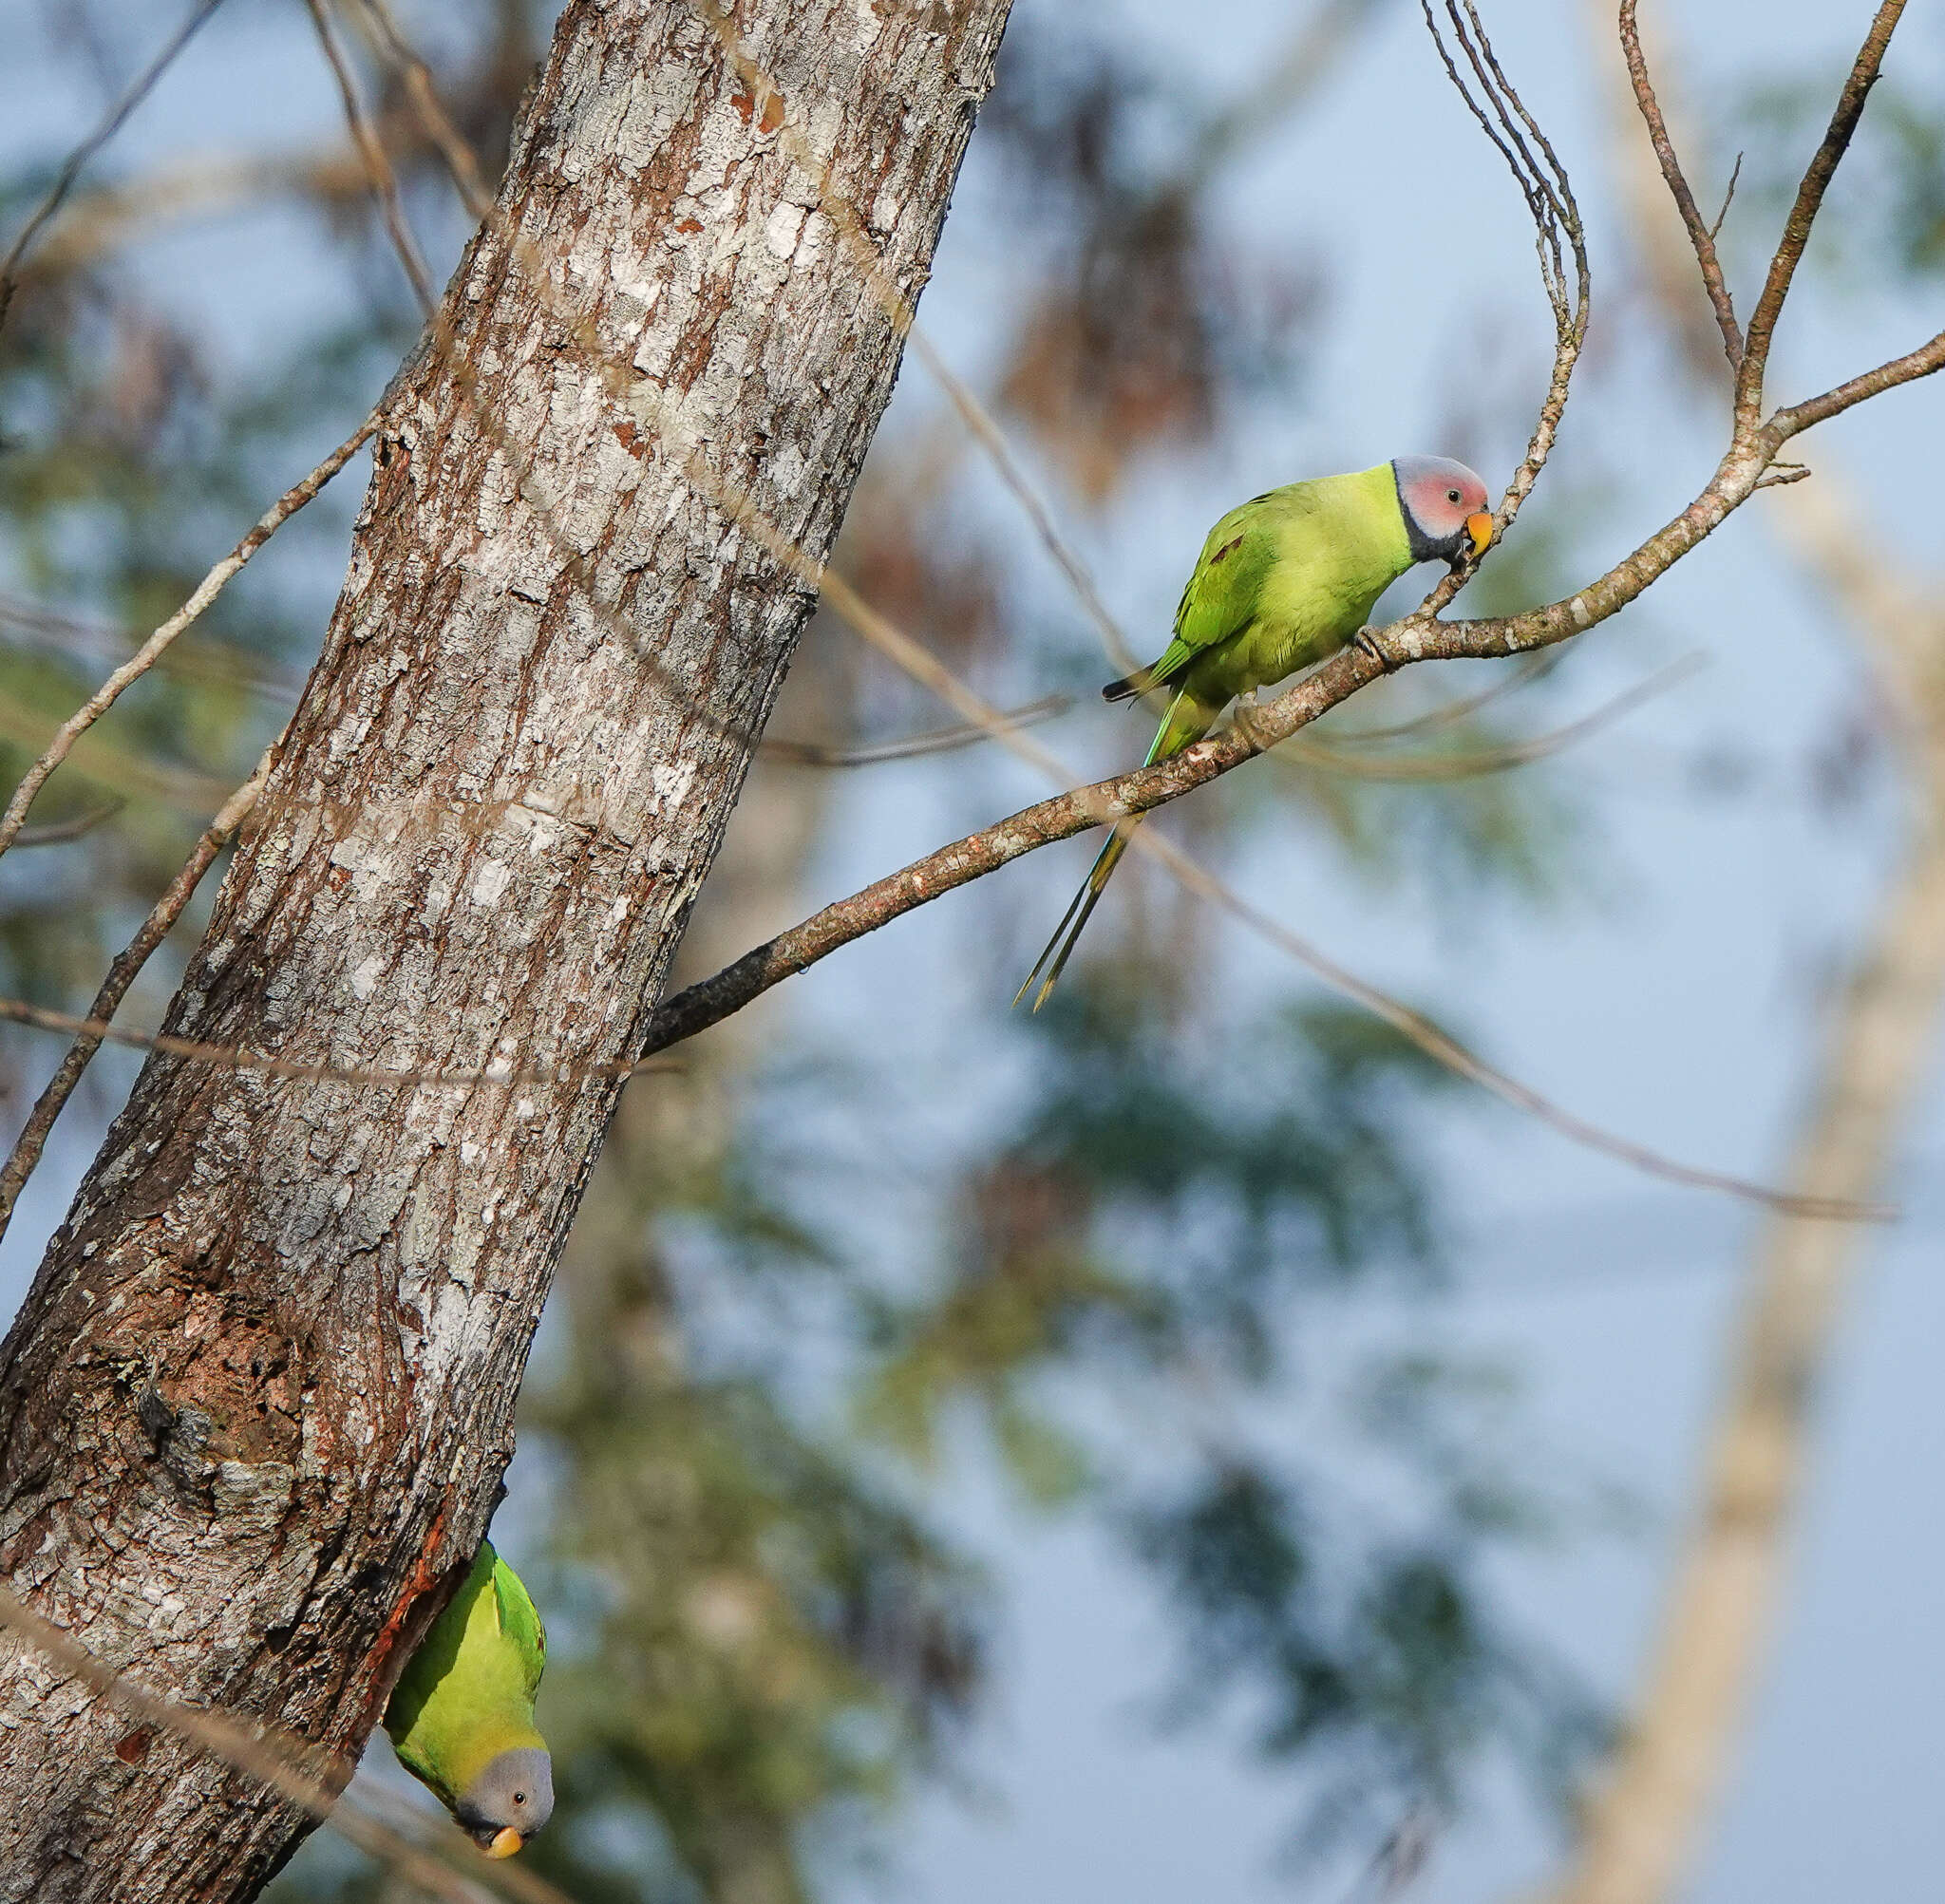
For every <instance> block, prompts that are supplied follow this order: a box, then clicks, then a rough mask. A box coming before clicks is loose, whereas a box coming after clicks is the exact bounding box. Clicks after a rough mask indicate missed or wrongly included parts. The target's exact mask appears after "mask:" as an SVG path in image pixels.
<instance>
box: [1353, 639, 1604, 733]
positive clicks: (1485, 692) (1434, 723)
mask: <svg viewBox="0 0 1945 1904" xmlns="http://www.w3.org/2000/svg"><path fill="white" fill-rule="evenodd" d="M1565 658H1566V657H1565V655H1564V653H1563V652H1562V651H1561V650H1558V649H1545V650H1541V652H1539V654H1529V655H1527V656H1526V658H1525V659H1524V660H1523V661H1521V662H1520V665H1519V666H1518V667H1517V668H1512V669H1507V670H1506V672H1505V673H1503V674H1502V675H1501V677H1500V678H1499V679H1498V680H1497V681H1495V682H1493V683H1492V685H1491V686H1490V687H1486V688H1481V689H1480V690H1479V692H1478V693H1476V694H1463V695H1461V696H1460V697H1459V698H1458V699H1457V700H1456V701H1447V702H1445V704H1444V705H1443V706H1441V707H1431V708H1427V709H1426V712H1425V713H1423V714H1414V715H1413V716H1412V717H1411V718H1410V719H1409V720H1408V721H1394V722H1391V723H1390V724H1389V725H1388V726H1378V727H1340V726H1336V725H1335V724H1334V723H1333V724H1332V726H1331V733H1332V735H1333V736H1334V737H1335V738H1336V739H1338V740H1340V741H1348V742H1350V744H1351V745H1353V746H1358V747H1363V746H1368V745H1372V744H1374V743H1378V742H1391V741H1403V740H1408V739H1410V738H1411V737H1412V736H1413V735H1416V734H1430V733H1436V732H1437V731H1438V730H1439V729H1440V728H1442V727H1454V726H1458V725H1459V723H1460V722H1461V721H1467V720H1470V719H1471V718H1472V716H1473V715H1475V714H1477V713H1478V712H1479V711H1480V709H1481V708H1482V707H1491V706H1492V705H1493V703H1494V702H1495V701H1501V700H1503V699H1504V698H1505V697H1506V696H1507V695H1508V694H1517V693H1518V692H1519V691H1520V688H1528V687H1531V686H1532V684H1533V683H1534V682H1536V681H1539V680H1540V679H1542V678H1543V677H1544V676H1546V675H1548V674H1551V673H1552V672H1553V670H1554V669H1556V668H1558V666H1559V665H1560V663H1561V662H1562V661H1563V660H1564V659H1565Z"/></svg>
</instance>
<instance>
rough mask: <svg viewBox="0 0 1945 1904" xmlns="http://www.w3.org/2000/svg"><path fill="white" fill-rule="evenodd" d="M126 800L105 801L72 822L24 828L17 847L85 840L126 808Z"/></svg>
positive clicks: (55, 844)
mask: <svg viewBox="0 0 1945 1904" xmlns="http://www.w3.org/2000/svg"><path fill="white" fill-rule="evenodd" d="M127 804H128V802H127V801H125V800H110V801H103V803H102V804H101V805H100V806H91V807H89V808H88V809H87V811H86V812H85V813H77V814H76V815H75V816H74V818H73V819H72V820H49V821H48V822H47V825H45V826H23V827H22V828H21V829H20V831H19V833H18V834H16V835H15V836H14V840H13V843H14V845H15V846H16V847H27V846H66V844H67V843H68V842H69V841H70V840H74V839H86V838H87V836H88V835H89V834H90V833H92V832H93V831H94V830H95V828H96V827H98V826H105V825H106V824H107V823H108V821H109V820H113V819H114V817H115V816H116V815H117V814H118V813H120V812H121V811H122V809H123V807H124V806H126V805H127Z"/></svg>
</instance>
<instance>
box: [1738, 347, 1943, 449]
mask: <svg viewBox="0 0 1945 1904" xmlns="http://www.w3.org/2000/svg"><path fill="white" fill-rule="evenodd" d="M1941 369H1945V330H1941V331H1939V333H1938V334H1937V335H1936V337H1934V338H1933V339H1932V340H1931V342H1930V343H1928V344H1921V345H1919V346H1918V348H1917V349H1916V350H1913V351H1910V352H1908V353H1907V354H1906V355H1904V356H1902V357H1894V358H1893V359H1892V360H1891V361H1890V363H1888V364H1879V366H1878V368H1876V369H1874V370H1865V371H1863V372H1861V373H1860V375H1858V376H1855V377H1852V378H1849V379H1847V380H1846V381H1845V382H1843V383H1841V384H1840V385H1838V386H1837V387H1836V388H1835V389H1834V390H1825V391H1824V392H1823V394H1822V396H1821V397H1806V398H1805V399H1804V400H1803V402H1802V403H1800V404H1791V405H1789V406H1788V407H1787V408H1785V409H1781V410H1778V411H1777V412H1776V414H1775V415H1774V416H1773V417H1771V418H1770V419H1769V422H1768V424H1767V425H1766V427H1767V428H1769V429H1771V430H1774V431H1775V432H1776V433H1777V436H1778V440H1779V441H1780V442H1782V441H1787V440H1788V439H1789V438H1790V437H1793V436H1798V435H1801V434H1802V432H1803V431H1804V430H1806V429H1808V428H1809V427H1810V425H1811V424H1821V423H1822V422H1824V421H1825V420H1826V419H1828V418H1830V417H1834V416H1838V415H1840V414H1841V412H1842V411H1844V410H1847V409H1850V408H1851V407H1852V406H1853V405H1857V404H1861V403H1864V402H1866V401H1867V400H1868V399H1870V398H1872V397H1881V396H1882V395H1883V394H1884V392H1885V391H1886V390H1894V389H1896V388H1897V387H1898V385H1900V384H1911V383H1916V382H1917V379H1918V378H1920V377H1930V376H1934V375H1936V373H1937V372H1938V371H1939V370H1941Z"/></svg>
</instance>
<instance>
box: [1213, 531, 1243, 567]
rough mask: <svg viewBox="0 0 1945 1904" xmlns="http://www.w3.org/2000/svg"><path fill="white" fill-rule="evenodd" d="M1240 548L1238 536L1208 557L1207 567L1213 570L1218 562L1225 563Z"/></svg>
mask: <svg viewBox="0 0 1945 1904" xmlns="http://www.w3.org/2000/svg"><path fill="white" fill-rule="evenodd" d="M1241 547H1242V537H1240V536H1238V537H1237V538H1236V540H1235V541H1233V542H1225V543H1223V545H1222V546H1221V548H1219V549H1218V550H1217V551H1216V553H1215V554H1214V555H1213V556H1210V557H1209V566H1210V567H1211V568H1212V569H1213V568H1214V567H1215V566H1216V564H1217V563H1218V562H1225V561H1227V560H1228V559H1229V557H1230V556H1233V555H1235V554H1236V552H1237V550H1238V549H1240V548H1241Z"/></svg>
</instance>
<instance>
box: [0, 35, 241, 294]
mask: <svg viewBox="0 0 1945 1904" xmlns="http://www.w3.org/2000/svg"><path fill="white" fill-rule="evenodd" d="M221 4H222V0H198V4H197V5H196V6H195V7H193V8H192V9H190V12H189V16H188V18H187V19H185V20H184V21H183V22H182V24H181V26H179V28H177V29H176V31H175V33H174V35H173V36H172V37H171V38H170V39H169V41H168V42H167V44H166V45H164V47H162V49H161V52H159V53H158V54H157V55H156V56H155V58H154V59H152V60H151V61H150V62H149V63H148V65H147V66H144V67H143V68H142V71H141V72H140V73H138V74H137V75H136V76H135V78H134V80H133V81H131V82H130V84H129V86H128V89H127V91H125V92H124V93H123V95H122V97H121V98H120V99H118V100H117V101H116V102H115V104H113V105H112V106H110V107H109V108H108V113H107V117H106V118H104V120H103V121H102V123H101V124H99V125H98V126H96V127H95V129H94V130H93V131H92V132H91V133H89V134H88V136H87V137H86V138H85V139H84V140H83V141H81V143H80V144H79V145H77V146H76V147H75V148H74V150H73V151H72V152H70V153H69V154H68V155H67V159H66V163H65V164H63V166H62V167H61V170H60V172H59V173H58V174H57V175H56V176H55V179H54V182H53V184H52V185H50V186H49V187H48V188H47V196H46V197H45V198H43V199H42V200H41V202H40V203H39V204H38V205H36V206H35V207H34V210H33V213H32V215H31V216H30V217H28V221H27V223H26V224H25V225H23V226H22V227H21V229H20V236H18V237H16V238H15V239H14V241H13V243H12V245H11V246H10V247H9V250H8V253H7V255H6V257H5V258H0V326H4V325H5V324H6V322H7V311H8V307H9V305H11V304H12V302H13V293H14V290H15V287H16V286H17V285H18V283H19V277H18V274H17V273H18V271H19V266H20V261H21V259H22V258H23V257H24V256H25V255H26V254H27V248H28V246H29V245H30V244H32V243H33V241H34V235H35V234H36V233H37V232H39V231H40V229H41V227H42V226H43V225H45V224H46V223H47V220H48V219H49V218H51V217H53V216H54V214H55V213H56V212H58V211H59V210H60V209H61V202H62V200H63V199H64V198H66V197H67V194H68V193H69V192H70V191H71V190H72V189H73V187H74V181H75V180H76V179H79V178H80V177H81V172H82V168H83V167H84V166H85V164H86V163H87V161H88V160H90V159H92V158H93V157H94V156H95V154H96V153H97V152H99V151H100V150H101V149H102V147H103V146H104V145H105V144H106V143H107V142H108V141H109V140H111V139H112V138H114V136H115V135H116V133H118V132H120V131H121V129H122V127H123V124H124V123H125V122H126V121H127V118H128V116H129V114H130V113H132V112H133V111H134V110H135V108H136V107H137V106H139V105H140V104H142V101H143V100H145V99H146V98H147V97H148V95H149V93H150V91H151V90H152V89H153V87H154V86H155V84H156V82H157V81H158V80H159V79H161V76H162V75H163V73H164V72H166V71H167V70H168V68H169V66H171V65H172V64H173V63H174V61H175V58H176V56H177V54H179V52H180V51H181V50H182V48H183V47H186V46H187V45H188V44H189V42H190V39H191V37H192V36H193V35H194V34H195V32H196V29H197V28H198V27H200V26H201V25H202V23H203V22H204V21H205V20H207V19H208V18H209V16H210V15H211V14H212V13H214V12H215V11H216V10H217V7H219V6H220V5H221Z"/></svg>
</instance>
